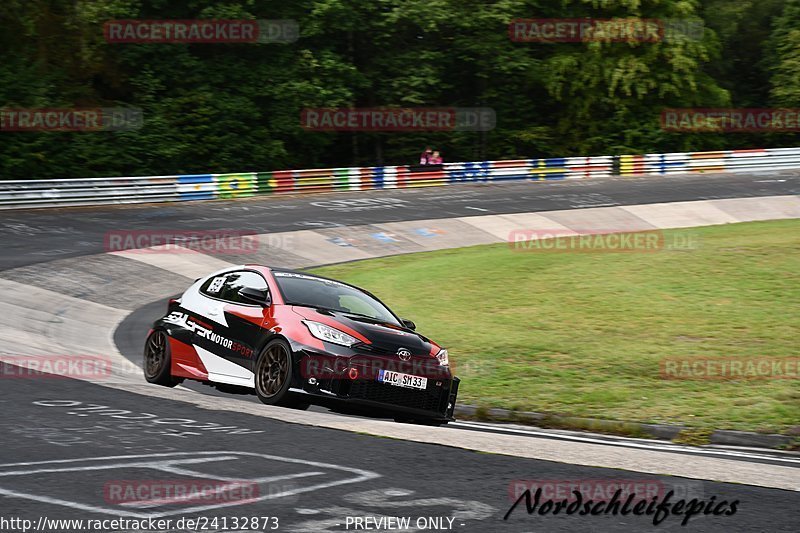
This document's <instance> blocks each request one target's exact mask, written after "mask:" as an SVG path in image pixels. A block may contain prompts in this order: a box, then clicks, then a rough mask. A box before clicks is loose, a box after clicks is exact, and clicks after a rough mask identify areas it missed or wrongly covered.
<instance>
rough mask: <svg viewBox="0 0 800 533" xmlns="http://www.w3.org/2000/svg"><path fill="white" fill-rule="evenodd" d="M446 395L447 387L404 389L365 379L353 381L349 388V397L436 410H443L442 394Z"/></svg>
mask: <svg viewBox="0 0 800 533" xmlns="http://www.w3.org/2000/svg"><path fill="white" fill-rule="evenodd" d="M446 395H447V387H430V386H429V387H428V389H427V390H417V389H404V388H402V387H395V386H394V385H386V384H384V383H378V382H377V381H367V380H359V381H355V382H353V384H352V385H351V388H350V397H351V398H354V399H362V400H370V401H373V402H380V403H387V404H391V405H397V406H399V407H409V408H412V409H422V410H425V411H436V412H440V411H442V410H443V409H442V396H446ZM445 407H446V405H445Z"/></svg>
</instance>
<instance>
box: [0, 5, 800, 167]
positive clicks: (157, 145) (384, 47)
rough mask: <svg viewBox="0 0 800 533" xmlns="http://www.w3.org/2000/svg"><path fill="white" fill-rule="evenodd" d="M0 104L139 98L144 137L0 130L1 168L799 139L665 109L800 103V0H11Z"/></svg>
mask: <svg viewBox="0 0 800 533" xmlns="http://www.w3.org/2000/svg"><path fill="white" fill-rule="evenodd" d="M557 17H558V18H560V17H564V18H577V17H597V18H612V17H644V18H658V19H684V20H696V21H703V22H704V26H705V31H704V33H703V35H702V36H701V38H699V39H692V38H689V37H686V36H678V37H675V38H673V39H669V40H667V41H663V42H657V43H652V42H649V43H648V42H640V43H623V42H587V43H559V44H554V43H547V44H543V43H522V42H512V41H511V39H510V38H509V35H508V24H509V22H510V21H512V20H514V19H517V18H557ZM210 18H218V19H236V18H245V19H294V20H296V21H297V22H298V24H299V26H300V31H301V36H300V39H299V40H297V41H296V42H294V43H291V44H277V43H272V44H110V43H108V42H106V40H105V39H104V36H103V23H104V22H105V21H108V20H112V19H210ZM0 30H1V31H0V46H1V48H0V57H2V61H0V107H5V108H43V107H89V106H102V107H115V106H116V107H135V108H141V109H142V110H143V113H144V125H143V127H142V128H140V129H138V130H136V131H129V132H113V133H112V132H95V133H85V132H84V133H66V132H59V133H55V132H51V133H31V132H16V133H12V132H2V133H0V178H4V179H26V178H43V177H83V176H103V175H147V174H170V173H187V172H208V171H211V172H227V171H246V170H270V169H278V168H297V167H315V166H321V167H327V166H346V165H379V164H405V163H411V162H413V161H414V159H415V158H416V157H417V155H418V153H419V151H420V149H421V147H422V146H424V145H425V144H432V145H434V146H436V147H438V148H440V149H442V150H443V152H444V156H445V160H448V161H453V160H476V159H504V158H516V157H548V156H563V155H576V154H582V155H589V154H614V153H637V152H643V151H670V150H674V151H683V150H703V149H720V148H746V147H759V146H788V145H793V144H796V142H797V141H796V136H795V135H787V134H782V135H778V134H773V135H771V136H769V135H766V134H728V135H721V134H708V133H704V134H699V133H696V134H679V133H666V132H664V131H662V130H661V128H660V125H659V116H660V112H661V110H662V109H663V108H665V107H723V106H737V107H769V106H774V105H782V106H800V0H562V1H561V2H557V1H553V0H368V1H365V0H297V1H295V2H286V1H278V0H226V1H218V0H4V1H3V3H2V6H0ZM349 106H350V107H378V106H408V107H414V106H420V107H425V106H427V107H432V106H440V107H442V106H446V107H491V108H493V109H494V110H495V112H496V116H497V127H496V128H495V129H494V130H492V131H490V132H438V133H430V132H428V133H426V132H414V133H357V134H355V133H348V132H338V133H330V132H327V133H323V132H309V131H306V130H304V129H303V128H302V127H301V125H300V113H301V110H302V109H303V108H307V107H349Z"/></svg>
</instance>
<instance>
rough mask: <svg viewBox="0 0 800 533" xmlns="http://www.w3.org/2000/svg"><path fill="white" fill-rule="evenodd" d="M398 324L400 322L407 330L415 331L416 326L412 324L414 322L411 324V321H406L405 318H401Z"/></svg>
mask: <svg viewBox="0 0 800 533" xmlns="http://www.w3.org/2000/svg"><path fill="white" fill-rule="evenodd" d="M400 322H402V323H403V325H404V326H405V327H407V328H408V329H417V325H416V324H414V322H412V321H411V320H406V319H405V318H401V319H400Z"/></svg>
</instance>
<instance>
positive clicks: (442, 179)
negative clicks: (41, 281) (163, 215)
mask: <svg viewBox="0 0 800 533" xmlns="http://www.w3.org/2000/svg"><path fill="white" fill-rule="evenodd" d="M617 164H618V165H619V173H620V174H622V175H650V174H677V173H686V172H748V171H753V170H780V169H787V168H800V148H773V149H764V150H729V151H720V152H694V153H673V154H646V155H623V156H593V157H561V158H550V159H516V160H508V161H470V162H458V163H445V164H443V165H435V166H428V167H421V166H409V165H402V166H382V167H352V168H316V169H304V170H276V171H270V172H242V173H231V174H189V175H182V176H150V177H130V178H87V179H63V180H18V181H0V209H15V208H33V207H58V206H79V205H106V204H121V203H147V202H173V201H187V200H188V201H190V200H215V199H236V198H245V197H249V196H255V195H265V194H267V195H269V194H298V193H311V192H328V191H365V190H373V189H403V188H412V187H435V186H441V185H449V184H458V183H492V182H503V181H510V180H525V181H551V180H567V179H591V178H598V177H605V176H611V175H612V174H613V173H614V172H615V166H616V165H617Z"/></svg>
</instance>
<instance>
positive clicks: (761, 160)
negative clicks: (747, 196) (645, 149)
mask: <svg viewBox="0 0 800 533" xmlns="http://www.w3.org/2000/svg"><path fill="white" fill-rule="evenodd" d="M619 167H620V174H621V175H623V176H624V175H630V174H636V175H652V174H684V173H687V172H701V173H705V172H750V171H753V170H785V169H792V168H800V148H766V149H757V150H724V151H719V152H688V153H672V154H645V155H622V156H619Z"/></svg>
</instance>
